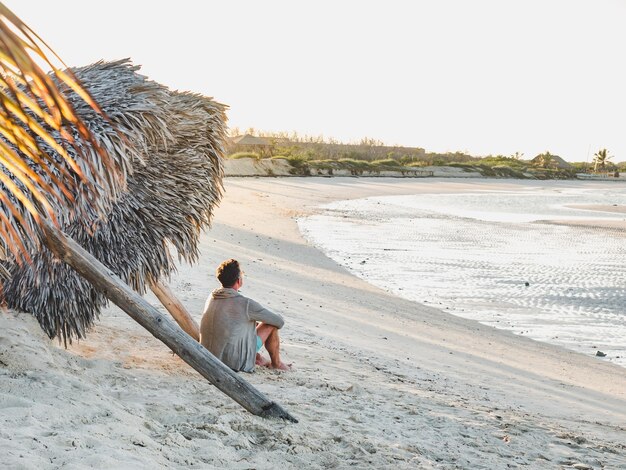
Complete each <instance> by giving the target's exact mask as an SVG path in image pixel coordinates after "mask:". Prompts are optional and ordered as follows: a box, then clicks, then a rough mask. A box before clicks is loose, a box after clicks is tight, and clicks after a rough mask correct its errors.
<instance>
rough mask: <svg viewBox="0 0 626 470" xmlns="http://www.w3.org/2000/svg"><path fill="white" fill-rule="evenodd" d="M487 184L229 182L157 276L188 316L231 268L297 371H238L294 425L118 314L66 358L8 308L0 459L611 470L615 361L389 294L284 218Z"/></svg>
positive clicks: (625, 399) (617, 392)
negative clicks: (274, 316) (205, 374)
mask: <svg viewBox="0 0 626 470" xmlns="http://www.w3.org/2000/svg"><path fill="white" fill-rule="evenodd" d="M555 184H559V183H558V182H555ZM493 185H497V187H498V188H502V189H506V188H514V187H515V182H514V181H504V182H493V181H491V182H489V181H486V180H471V181H469V180H468V181H459V180H456V181H450V180H445V179H428V180H425V179H421V180H416V179H386V178H376V179H355V178H331V179H326V178H284V179H274V178H229V179H227V180H226V182H225V186H226V192H225V197H224V200H223V202H222V204H221V206H220V208H219V209H218V210H217V212H216V218H215V221H214V224H213V229H212V230H211V231H209V232H207V233H206V234H204V236H203V237H202V240H201V244H202V246H201V251H202V255H201V259H200V262H199V263H198V264H197V265H195V266H192V267H189V266H186V265H185V266H181V269H180V272H179V273H178V274H177V275H176V276H174V277H173V278H172V280H171V282H170V286H171V287H172V289H173V290H174V292H175V293H177V294H178V296H179V298H180V299H181V300H182V301H183V303H184V304H185V305H186V306H187V307H188V308H189V310H190V311H191V312H192V313H193V315H194V317H195V318H196V319H197V320H198V321H199V319H200V315H201V310H202V306H203V304H204V302H205V299H206V296H207V294H208V292H209V291H210V290H211V289H212V288H214V287H216V282H215V280H214V278H213V274H212V273H213V270H214V267H215V266H216V265H217V264H218V263H219V262H220V261H222V260H223V259H225V258H228V257H233V256H234V257H237V258H238V259H239V260H240V261H241V262H242V263H243V265H244V269H245V271H246V281H245V282H246V285H245V286H244V288H243V290H242V292H243V293H244V294H246V295H249V296H251V297H254V298H256V299H257V300H259V301H260V302H261V303H263V304H265V305H266V306H268V307H269V308H271V309H273V310H275V311H277V312H279V313H281V314H282V315H283V316H284V317H285V319H286V325H285V328H284V329H283V331H282V339H283V348H284V354H283V356H284V360H285V361H287V362H292V363H293V364H294V370H293V371H292V372H289V373H281V372H277V371H271V370H267V369H262V370H261V369H259V370H257V372H255V373H254V374H245V375H244V377H245V378H246V379H248V380H249V381H250V382H252V383H253V384H254V385H255V386H257V387H258V388H259V389H260V390H262V391H263V392H264V393H265V394H267V395H268V396H270V397H271V398H272V399H274V400H276V401H278V402H279V403H281V404H282V405H283V406H284V407H285V408H287V409H288V410H289V411H290V412H291V413H293V414H294V415H296V416H297V417H298V419H299V420H300V422H299V423H298V424H290V423H286V422H281V421H274V420H264V419H262V418H258V417H256V416H253V415H251V414H249V413H248V412H246V411H245V410H243V409H242V408H241V407H239V405H237V404H236V403H234V402H233V401H232V400H230V399H229V398H228V397H226V396H225V395H223V394H222V393H221V392H219V391H218V390H217V389H215V388H214V387H212V386H211V385H210V384H209V383H208V382H206V381H205V380H204V379H203V378H202V377H200V376H199V375H198V374H197V373H196V372H195V371H193V370H192V369H191V368H190V367H189V366H187V365H186V364H185V363H184V362H182V361H181V360H180V359H179V358H178V357H176V356H173V355H172V354H171V353H170V352H169V351H168V350H167V348H166V347H165V346H163V345H162V343H160V342H159V341H158V340H156V339H154V338H153V337H151V336H150V334H149V333H147V332H146V331H145V330H143V329H142V328H141V327H140V326H139V325H137V324H136V323H134V322H133V320H131V319H130V318H129V317H128V316H127V315H126V314H124V313H123V312H121V311H120V310H118V309H117V308H113V307H112V308H109V309H107V310H106V311H105V312H104V313H103V315H102V317H101V321H100V322H99V323H98V324H97V325H96V327H95V328H94V329H93V330H92V331H91V332H90V334H89V336H88V338H87V339H86V340H84V341H81V342H80V343H79V344H74V345H72V346H71V347H70V348H69V349H67V350H64V349H63V348H62V347H60V346H59V345H58V344H57V342H56V341H50V340H48V339H47V337H45V336H44V334H43V333H42V332H41V330H40V329H39V327H38V325H37V324H36V322H35V321H34V319H33V318H32V317H31V316H29V315H26V314H14V313H13V312H5V313H2V314H0V331H1V332H2V333H0V377H1V379H0V410H1V413H0V466H2V467H6V468H38V469H42V468H68V469H80V468H140V469H141V468H145V469H154V468H190V467H191V468H240V469H244V468H245V469H247V468H258V469H264V468H267V469H269V468H272V469H274V468H281V469H283V468H346V467H350V466H354V467H356V468H377V469H378V468H394V469H395V468H445V469H456V468H472V469H474V468H485V469H500V468H521V467H526V468H533V469H535V468H546V469H554V468H578V469H582V468H625V467H626V369H624V368H621V367H619V366H616V365H613V364H610V363H606V362H603V361H602V360H601V359H599V358H594V357H588V356H584V355H581V354H577V353H575V352H571V351H567V350H565V349H562V348H559V347H557V346H551V345H548V344H543V343H539V342H535V341H532V340H530V339H528V338H525V337H523V336H516V335H513V334H512V333H507V332H506V331H503V330H496V329H493V328H490V327H487V326H483V325H481V324H478V323H476V322H473V321H471V320H466V319H462V318H459V317H455V316H452V315H449V314H447V313H445V312H442V311H439V310H437V309H434V308H430V307H426V306H424V305H420V304H418V303H414V302H410V301H407V300H403V299H400V298H397V297H394V296H392V295H390V294H388V293H386V292H384V291H382V290H380V289H377V288H375V287H373V286H371V285H369V284H367V283H365V282H364V281H362V280H360V279H358V278H356V277H354V276H352V275H350V274H349V273H348V272H347V271H346V270H344V269H343V268H341V267H340V266H338V265H337V264H335V263H334V262H333V261H331V260H330V259H329V258H327V257H326V256H324V255H323V254H322V253H321V252H319V251H318V250H317V249H316V248H314V247H312V246H310V245H307V243H306V242H305V241H304V240H303V238H302V237H301V235H300V233H299V232H298V228H297V224H296V217H298V216H302V215H306V214H310V213H313V212H314V211H315V210H316V209H315V207H316V206H318V205H319V204H322V203H325V202H330V201H333V200H337V199H345V198H356V197H366V196H371V195H386V194H390V195H391V194H411V193H419V192H432V191H440V192H447V191H454V190H458V189H462V188H464V187H465V188H469V187H471V188H474V189H475V188H482V187H483V186H484V188H485V189H486V188H492V189H493V188H494V186H493ZM147 298H148V299H149V300H150V301H151V302H152V303H154V304H156V300H155V299H154V298H153V297H151V296H147ZM161 310H163V309H162V308H161Z"/></svg>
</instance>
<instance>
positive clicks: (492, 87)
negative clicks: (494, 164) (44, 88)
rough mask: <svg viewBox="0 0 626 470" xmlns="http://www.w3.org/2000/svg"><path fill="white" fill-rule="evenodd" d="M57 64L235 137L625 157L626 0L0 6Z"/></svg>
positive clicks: (43, 1) (155, 0)
mask: <svg viewBox="0 0 626 470" xmlns="http://www.w3.org/2000/svg"><path fill="white" fill-rule="evenodd" d="M4 3H5V5H7V6H8V7H9V8H11V9H12V10H13V11H14V12H15V13H16V14H17V15H18V16H20V17H21V18H22V20H23V21H24V22H25V23H26V24H28V25H29V26H30V27H31V28H32V29H33V30H34V31H36V32H37V33H38V34H39V35H40V36H41V37H42V38H43V39H44V40H45V41H46V42H47V43H48V44H49V45H50V46H51V47H52V49H53V50H54V51H55V52H57V53H58V54H59V56H60V57H61V58H62V59H63V60H64V62H65V63H66V64H67V65H69V66H80V65H87V64H90V63H93V62H95V61H97V60H100V59H104V60H115V59H120V58H124V57H130V58H131V59H132V61H133V62H134V63H135V64H138V65H141V66H142V69H141V73H143V74H144V75H147V76H148V77H149V78H151V79H153V80H155V81H158V82H160V83H163V84H165V85H167V86H169V87H170V88H172V89H178V90H188V91H194V92H197V93H202V94H204V95H207V96H211V97H213V98H214V99H215V100H217V101H219V102H221V103H224V104H227V105H228V106H229V111H228V117H229V125H230V126H231V127H232V128H235V127H236V128H239V129H241V130H245V129H248V128H254V129H257V130H263V131H270V132H279V131H287V132H291V131H295V132H297V133H298V134H300V135H312V136H320V135H322V136H324V137H325V138H334V139H337V140H340V141H343V142H356V141H359V140H360V139H362V138H364V137H368V138H372V139H376V140H380V141H383V142H384V143H386V144H388V145H404V146H413V147H422V148H425V149H426V151H430V152H447V151H452V152H454V151H461V152H468V153H470V154H472V155H476V156H482V155H489V154H492V155H498V154H500V155H511V154H513V153H515V152H520V153H523V158H526V159H530V158H533V157H534V156H536V155H537V154H539V153H542V152H545V151H549V152H550V153H552V154H556V155H560V156H561V157H563V158H564V159H565V160H567V161H572V162H573V161H581V162H584V161H591V160H592V159H593V154H594V153H595V152H597V151H598V150H599V149H602V148H607V149H608V152H609V155H613V156H614V157H613V159H612V161H614V162H619V161H626V136H625V133H624V130H625V124H626V116H625V112H626V71H625V69H626V67H625V66H624V62H625V61H626V58H625V55H624V46H625V45H626V28H624V27H623V25H624V23H625V22H626V0H587V1H579V0H519V1H518V0H472V1H468V0H423V1H420V0H413V1H410V0H407V1H397V0H384V1H383V0H381V1H368V0H361V1H352V0H341V1H340V0H333V1H327V0H315V1H309V0H300V1H270V0H267V1H260V0H256V1H247V0H246V1H243V0H231V1H221V2H220V1H201V0H197V1H194V0H176V1H171V2H166V1H162V0H151V1H142V0H124V1H120V0H107V1H106V2H102V1H100V2H88V1H84V0H83V1H74V0H54V1H50V0H38V1H37V0H7V1H5V2H4Z"/></svg>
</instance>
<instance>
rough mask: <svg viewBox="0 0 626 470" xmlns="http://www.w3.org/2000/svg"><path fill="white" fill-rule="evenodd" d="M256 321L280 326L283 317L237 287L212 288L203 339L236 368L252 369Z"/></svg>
mask: <svg viewBox="0 0 626 470" xmlns="http://www.w3.org/2000/svg"><path fill="white" fill-rule="evenodd" d="M256 322H264V323H268V324H270V325H273V326H275V327H277V328H282V327H283V325H284V324H285V322H284V320H283V318H282V317H281V316H280V315H277V314H275V313H273V312H270V311H269V310H268V309H266V308H264V307H262V306H261V305H260V304H259V303H258V302H255V301H254V300H252V299H249V298H247V297H244V296H243V295H241V294H240V293H239V292H237V291H236V290H235V289H231V288H220V289H215V290H214V291H213V292H211V295H210V296H209V298H208V299H207V302H206V305H205V307H204V315H203V316H202V321H201V322H200V343H202V346H204V347H205V348H207V349H208V350H209V351H211V353H212V354H213V355H214V356H216V357H217V358H218V359H220V360H221V361H222V362H223V363H224V364H226V365H227V366H228V367H230V368H231V369H233V370H235V371H244V372H252V371H253V370H254V362H255V356H256Z"/></svg>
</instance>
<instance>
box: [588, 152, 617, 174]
mask: <svg viewBox="0 0 626 470" xmlns="http://www.w3.org/2000/svg"><path fill="white" fill-rule="evenodd" d="M611 158H613V155H609V152H608V150H607V149H601V150H598V151H597V152H596V153H595V154H594V155H593V171H598V168H599V169H600V170H604V169H606V165H607V163H608V161H609V160H610V159H611Z"/></svg>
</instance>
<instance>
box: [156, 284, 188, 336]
mask: <svg viewBox="0 0 626 470" xmlns="http://www.w3.org/2000/svg"><path fill="white" fill-rule="evenodd" d="M150 290H152V292H153V293H154V295H156V296H157V298H158V299H159V301H160V302H161V304H163V306H164V307H165V308H166V309H167V311H168V312H170V315H172V318H174V320H176V323H178V325H179V326H180V327H181V328H182V329H183V331H185V333H187V334H188V335H189V336H191V337H192V338H193V339H195V340H196V341H200V328H199V327H198V324H197V323H196V321H195V320H194V319H193V317H192V316H191V315H190V314H189V312H188V311H187V309H186V308H185V306H184V305H183V304H182V303H181V301H180V300H178V299H177V298H176V296H175V295H174V293H173V292H172V291H171V289H170V288H169V287H167V286H166V285H165V284H163V283H162V282H160V281H158V282H152V283H150Z"/></svg>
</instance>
